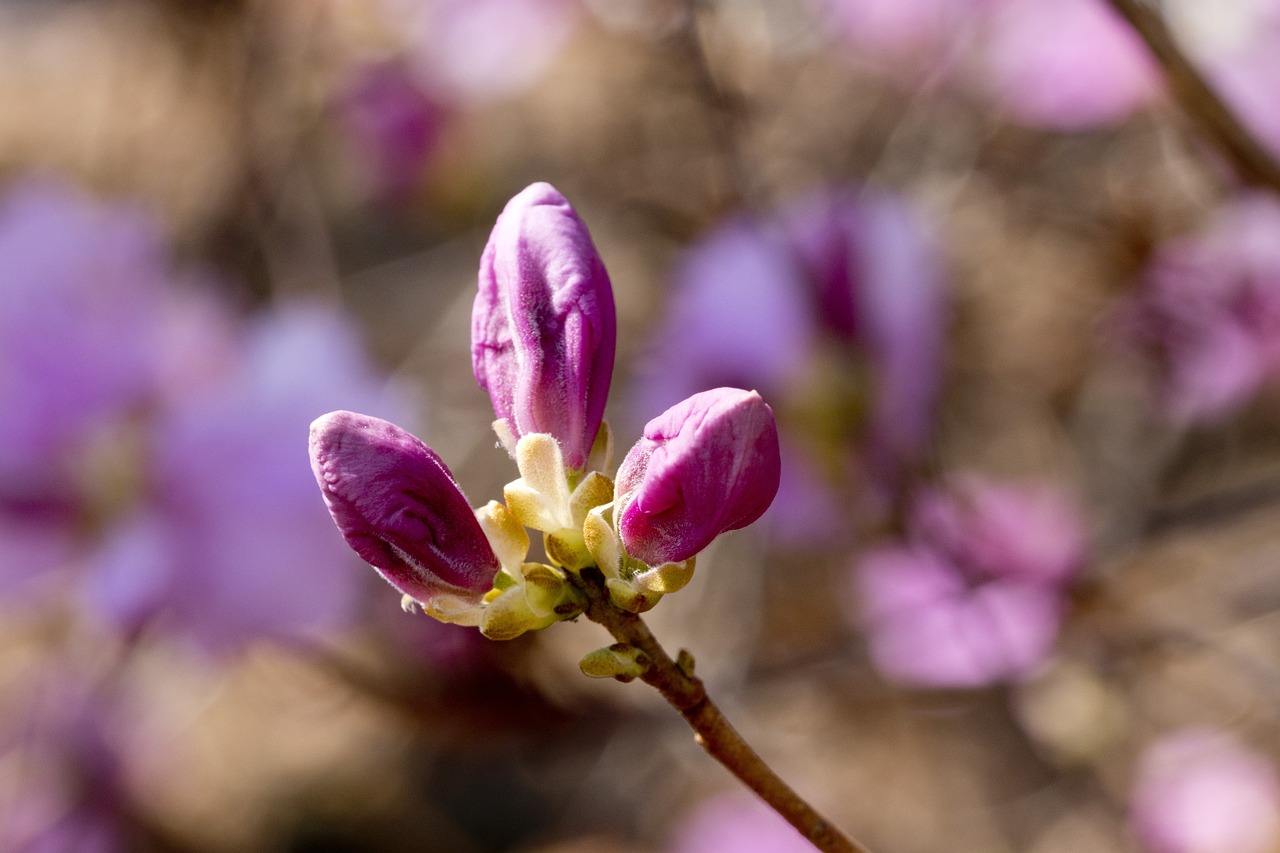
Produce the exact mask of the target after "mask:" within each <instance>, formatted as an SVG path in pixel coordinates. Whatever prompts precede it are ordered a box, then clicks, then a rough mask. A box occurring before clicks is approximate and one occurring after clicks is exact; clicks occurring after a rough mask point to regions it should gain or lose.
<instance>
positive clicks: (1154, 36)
mask: <svg viewBox="0 0 1280 853" xmlns="http://www.w3.org/2000/svg"><path fill="white" fill-rule="evenodd" d="M1108 2H1109V3H1110V4H1111V6H1112V8H1113V9H1115V10H1116V11H1117V12H1119V13H1120V14H1121V15H1122V16H1123V17H1124V18H1125V20H1127V21H1128V22H1129V23H1130V24H1131V25H1132V26H1133V28H1134V30H1135V31H1137V33H1138V35H1139V36H1141V37H1142V40H1143V41H1145V42H1146V44H1147V47H1148V48H1149V49H1150V50H1151V53H1152V55H1153V56H1155V58H1156V61H1157V62H1158V63H1159V64H1160V67H1161V69H1162V70H1163V71H1164V76H1165V79H1166V80H1167V81H1168V83H1169V88H1170V90H1171V91H1172V92H1173V96H1174V98H1175V99H1176V100H1177V102H1178V104H1179V105H1180V106H1181V107H1182V109H1183V110H1184V111H1185V112H1186V113H1187V115H1189V116H1190V117H1191V119H1192V120H1193V121H1194V122H1195V123H1196V124H1198V125H1199V126H1200V130H1201V131H1202V132H1203V133H1204V135H1205V136H1207V137H1208V138H1209V141H1210V142H1212V143H1213V144H1214V145H1215V146H1217V147H1218V149H1219V150H1220V151H1221V152H1222V153H1223V154H1224V155H1225V156H1226V158H1227V159H1228V160H1230V161H1231V163H1232V164H1234V166H1235V168H1236V171H1237V172H1239V174H1240V177H1241V178H1242V179H1244V181H1245V182H1247V183H1249V184H1251V185H1254V186H1260V187H1266V188H1268V189H1270V190H1272V191H1273V192H1276V193H1280V164H1277V163H1276V160H1275V158H1274V157H1272V155H1271V153H1270V152H1269V151H1267V149H1266V148H1265V147H1263V145H1262V144H1261V143H1260V142H1259V141H1258V139H1257V137H1255V136H1254V135H1253V133H1252V132H1251V131H1250V130H1249V129H1248V128H1247V127H1245V126H1244V124H1243V123H1242V122H1241V121H1240V119H1239V118H1237V117H1236V114H1235V113H1234V112H1233V111H1232V110H1231V109H1230V108H1229V107H1228V106H1227V105H1226V104H1225V103H1224V102H1223V100H1222V98H1221V97H1219V95H1218V93H1217V92H1216V91H1214V89H1213V87H1212V86H1210V85H1209V83H1208V82H1207V81H1206V80H1205V78H1204V75H1203V74H1201V73H1200V71H1199V69H1197V68H1196V67H1195V65H1194V64H1193V63H1192V62H1191V60H1190V59H1188V58H1187V55H1186V54H1185V53H1184V52H1183V51H1182V48H1181V47H1180V46H1179V45H1178V41H1177V39H1176V38H1174V36H1173V33H1172V32H1170V30H1169V27H1168V25H1167V24H1166V23H1165V21H1164V17H1163V16H1162V15H1161V14H1160V12H1159V11H1157V10H1156V9H1154V8H1152V6H1151V5H1150V4H1149V2H1147V0H1108Z"/></svg>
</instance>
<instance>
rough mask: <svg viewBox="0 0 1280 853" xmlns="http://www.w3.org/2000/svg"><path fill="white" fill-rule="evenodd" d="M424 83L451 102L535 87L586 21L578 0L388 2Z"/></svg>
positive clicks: (486, 98)
mask: <svg viewBox="0 0 1280 853" xmlns="http://www.w3.org/2000/svg"><path fill="white" fill-rule="evenodd" d="M385 5H386V7H387V13H386V14H387V18H388V20H389V21H393V22H394V24H395V26H394V28H393V30H394V32H396V33H398V34H401V35H402V36H403V37H404V38H405V39H406V41H407V44H406V49H407V50H408V53H409V62H410V63H411V65H412V66H413V68H414V70H415V73H416V74H417V75H418V77H419V79H420V80H421V83H422V85H424V86H427V87H428V88H429V90H430V91H432V92H433V96H434V97H438V98H440V99H443V100H445V101H448V102H455V103H466V102H484V101H490V100H494V99H497V98H503V97H510V96H512V95H516V94H519V93H520V92H521V91H523V90H525V89H527V88H528V87H530V86H531V85H533V84H534V83H535V82H536V81H537V79H538V78H539V77H540V76H541V75H542V74H543V72H544V71H545V70H546V69H547V68H548V66H550V64H551V62H552V61H553V60H554V59H555V57H556V56H557V55H558V54H559V52H560V49H561V47H562V46H563V45H564V43H565V41H566V40H567V39H568V38H569V36H570V35H572V33H573V31H574V29H575V28H576V27H577V24H578V21H579V19H580V18H581V15H582V10H581V8H580V7H579V5H578V3H577V2H575V0H426V2H423V0H385Z"/></svg>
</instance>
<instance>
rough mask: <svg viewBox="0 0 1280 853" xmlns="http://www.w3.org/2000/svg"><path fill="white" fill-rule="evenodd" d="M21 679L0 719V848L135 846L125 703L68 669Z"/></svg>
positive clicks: (39, 851)
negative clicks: (126, 761) (131, 832)
mask: <svg viewBox="0 0 1280 853" xmlns="http://www.w3.org/2000/svg"><path fill="white" fill-rule="evenodd" d="M21 681H22V682H23V683H21V684H20V685H19V690H18V691H17V692H16V693H15V696H16V701H14V702H13V703H7V704H6V707H5V708H4V716H3V718H0V781H3V783H4V784H2V785H0V814H3V815H4V819H3V820H0V848H3V849H4V850H14V851H23V853H46V851H47V853H55V851H76V853H81V851H83V853H110V851H115V850H123V849H129V848H130V847H131V846H132V845H131V844H130V842H129V839H128V832H129V820H128V811H129V809H128V801H129V796H130V795H129V791H128V785H127V780H126V778H125V776H126V774H125V767H124V765H123V763H122V758H123V757H124V756H126V754H127V750H128V749H129V748H130V747H131V746H137V745H138V744H136V743H130V742H129V741H131V740H136V738H133V739H131V738H129V737H128V736H127V735H128V733H127V732H126V731H124V728H125V725H124V724H125V723H126V719H125V714H124V709H123V707H122V704H123V703H122V702H120V701H119V700H118V699H114V700H113V699H111V698H109V697H108V696H107V695H105V693H106V692H105V691H103V690H102V689H100V688H95V687H94V686H93V685H92V684H90V683H89V682H88V681H87V680H86V679H85V677H84V676H83V675H82V674H80V673H75V672H72V671H70V670H68V669H65V668H62V667H50V668H48V669H46V670H44V671H42V672H41V673H40V674H39V675H38V676H34V675H32V676H26V677H23V678H21ZM12 774H16V778H15V777H14V776H13V775H12Z"/></svg>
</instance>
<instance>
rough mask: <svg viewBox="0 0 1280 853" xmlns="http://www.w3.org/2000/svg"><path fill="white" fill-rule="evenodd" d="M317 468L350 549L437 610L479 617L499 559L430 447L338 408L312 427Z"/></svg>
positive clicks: (393, 427) (379, 422)
mask: <svg viewBox="0 0 1280 853" xmlns="http://www.w3.org/2000/svg"><path fill="white" fill-rule="evenodd" d="M311 466H312V469H313V471H314V472H315V475H316V481H317V482H318V483H319V485H320V490H321V492H322V493H323V495H324V500H325V503H326V504H327V505H328V507H329V512H330V513H331V514H332V515H333V520H334V522H335V523H337V525H338V529H339V530H340V531H341V532H342V535H343V537H344V538H345V539H346V540H347V544H348V545H350V546H351V547H352V548H353V549H354V550H355V552H356V553H357V554H359V555H360V556H361V557H362V558H363V559H364V560H365V562H367V563H369V564H371V565H372V566H373V567H374V568H375V569H377V570H378V572H379V573H380V574H381V575H382V576H383V577H384V578H386V579H387V581H388V582H390V583H391V585H392V586H394V587H395V588H396V589H398V590H400V591H401V592H402V593H404V594H405V595H407V596H409V597H410V598H412V599H414V600H415V601H417V602H419V603H420V604H423V605H424V606H425V607H429V608H431V609H432V611H434V612H448V611H450V610H454V609H457V610H467V609H470V610H472V611H475V612H477V614H478V610H479V605H480V603H481V599H482V598H483V597H484V595H485V593H487V592H488V591H489V590H490V589H492V588H493V579H494V577H495V576H496V575H497V574H498V569H499V568H500V566H499V563H498V558H497V556H496V555H495V554H494V553H493V549H492V548H491V547H490V546H489V542H488V540H487V539H486V538H485V535H484V530H483V529H482V528H481V527H480V522H479V521H477V520H476V517H475V513H474V511H473V510H472V509H471V505H470V504H469V503H468V502H467V499H466V496H464V495H463V494H462V489H461V488H460V487H459V486H458V483H457V481H456V480H454V478H453V474H452V473H451V472H450V471H449V469H448V467H446V466H445V464H444V462H443V461H441V459H440V457H439V456H437V455H436V454H435V452H434V451H432V450H431V448H429V447H427V446H426V445H425V444H423V443H422V441H421V440H419V439H418V438H417V437H416V436H413V435H411V434H410V433H408V432H406V431H405V430H403V429H401V428H400V427H398V426H396V425H395V424H392V423H389V422H387V421H383V420H379V419H378V418H370V417H367V416H365V415H357V414H354V413H352V412H344V411H338V412H330V413H329V414H327V415H324V416H323V417H321V418H318V419H317V420H316V421H315V422H314V423H312V425H311ZM438 599H446V600H452V601H453V602H454V604H446V605H445V606H444V607H443V608H441V606H440V604H439V602H438V601H437V600H438ZM477 620H478V615H477Z"/></svg>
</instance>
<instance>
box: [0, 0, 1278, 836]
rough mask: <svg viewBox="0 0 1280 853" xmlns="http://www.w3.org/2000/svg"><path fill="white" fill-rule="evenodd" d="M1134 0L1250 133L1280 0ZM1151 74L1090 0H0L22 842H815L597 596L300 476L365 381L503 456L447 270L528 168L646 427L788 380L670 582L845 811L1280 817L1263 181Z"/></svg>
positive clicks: (359, 403) (751, 704) (9, 529)
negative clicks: (558, 211)
mask: <svg viewBox="0 0 1280 853" xmlns="http://www.w3.org/2000/svg"><path fill="white" fill-rule="evenodd" d="M1157 11H1158V13H1159V15H1160V18H1161V19H1162V20H1163V21H1165V22H1166V23H1167V25H1168V27H1169V29H1170V30H1171V32H1172V34H1173V36H1174V37H1175V39H1176V41H1177V44H1178V45H1180V47H1181V50H1182V51H1183V52H1184V53H1185V54H1186V56H1188V57H1189V58H1190V59H1191V60H1192V62H1193V63H1195V65H1196V67H1198V68H1200V69H1201V71H1202V72H1203V73H1204V76H1205V78H1206V79H1207V80H1208V81H1209V83H1210V85H1211V87H1212V88H1213V90H1214V91H1216V92H1217V94H1218V95H1219V96H1220V98H1221V100H1222V102H1223V103H1225V104H1226V106H1227V107H1228V108H1229V109H1230V110H1231V111H1232V112H1233V113H1234V114H1235V115H1236V116H1237V117H1238V119H1239V120H1240V121H1241V122H1242V123H1243V126H1244V127H1245V129H1246V130H1247V131H1248V132H1249V133H1251V134H1252V135H1253V136H1254V137H1255V138H1256V140H1257V141H1258V142H1259V143H1260V145H1261V147H1262V149H1263V150H1264V151H1265V152H1267V153H1268V154H1270V155H1272V156H1276V157H1280V2H1276V0H1218V2H1214V3H1208V2H1204V0H1165V2H1164V3H1163V4H1160V5H1158V8H1157ZM1176 94H1177V93H1171V92H1170V91H1169V89H1168V86H1167V85H1166V83H1165V81H1164V77H1163V75H1162V72H1161V69H1160V68H1159V67H1158V66H1157V64H1156V63H1155V62H1154V61H1153V60H1152V58H1151V54H1150V53H1149V52H1148V51H1147V49H1146V47H1145V46H1144V44H1143V43H1142V41H1141V40H1140V39H1139V38H1137V36H1136V35H1135V34H1134V32H1133V31H1131V30H1130V29H1129V28H1128V25H1127V24H1126V23H1125V22H1124V21H1123V20H1122V19H1121V18H1120V17H1119V16H1118V15H1117V14H1115V13H1114V12H1113V11H1112V10H1111V8H1110V7H1109V6H1108V5H1107V4H1106V3H1105V2H1103V0H696V1H695V0H690V2H684V0H403V2H401V0H94V2H87V0H3V2H0V849H4V850H12V851H40V852H41V853H62V851H67V853H88V851H182V853H186V852H187V851H191V853H196V852H197V851H199V852H200V853H204V851H208V853H221V851H290V853H322V852H323V853H338V852H339V851H342V853H345V851H352V853H356V851H409V850H413V851H460V853H497V852H498V851H522V852H523V851H527V853H596V851H599V853H668V851H670V853H764V851H769V853H789V851H793V850H795V851H800V850H804V849H806V847H805V845H804V843H803V842H802V841H801V840H800V839H799V837H798V836H797V835H796V834H795V833H794V832H792V830H790V829H789V828H788V827H786V826H785V825H782V824H781V823H780V822H779V821H778V820H777V819H776V818H773V817H772V816H771V815H770V814H769V813H768V812H766V811H764V810H763V809H762V808H761V807H760V806H758V805H756V804H755V801H754V800H752V799H751V798H750V796H749V795H747V794H745V793H744V792H742V791H739V790H738V789H737V788H736V787H735V783H734V781H733V780H732V779H731V777H729V775H728V774H727V773H726V772H724V771H723V770H722V769H721V768H719V767H718V766H717V765H715V764H714V763H713V762H712V761H711V760H710V759H709V758H707V757H706V756H705V755H704V754H703V753H702V751H701V750H700V749H699V748H698V747H697V746H696V745H695V744H694V742H693V740H692V737H691V735H690V733H689V732H688V730H687V729H686V728H685V727H684V725H683V722H682V721H681V720H680V719H679V717H678V716H677V715H676V714H675V713H674V712H673V711H671V709H670V708H667V707H666V706H665V705H664V704H663V703H662V702H661V700H660V699H659V698H658V697H657V696H656V694H655V695H650V694H651V693H652V691H650V690H649V689H648V688H647V687H645V686H644V685H641V684H630V685H623V684H618V683H615V682H612V681H608V682H596V681H591V680H589V679H587V678H585V677H583V676H582V675H581V674H580V673H579V672H578V668H577V661H578V659H579V658H580V657H581V656H582V655H583V654H585V653H586V652H588V651H590V650H592V649H594V648H596V647H598V646H601V645H603V644H605V642H606V639H607V637H606V635H605V634H604V632H603V631H602V630H601V629H600V628H599V627H598V626H595V625H592V624H590V623H587V622H585V621H581V622H580V623H572V624H570V623H566V624H561V625H556V626H553V627H552V628H551V629H549V630H547V631H545V632H541V633H538V634H536V635H526V636H524V637H522V638H520V639H518V640H515V641H511V642H507V643H491V642H488V641H486V640H484V639H483V638H481V637H480V636H479V635H478V633H477V632H475V631H474V630H469V629H459V628H454V627H450V626H443V625H439V624H436V623H433V622H431V621H430V620H428V619H426V618H425V617H422V616H420V615H419V616H416V617H415V616H411V615H407V614H405V613H402V612H401V610H400V607H399V596H398V595H396V594H395V592H394V590H392V589H390V588H389V587H387V586H386V584H384V583H382V582H381V581H380V580H378V578H377V577H376V575H375V574H374V573H373V572H372V571H370V570H369V569H368V567H365V566H363V565H361V564H360V563H359V561H358V560H357V559H356V558H355V557H354V555H352V554H351V553H350V552H349V550H348V549H347V548H346V547H345V545H344V544H343V542H342V540H341V538H340V536H339V535H338V533H337V531H336V530H335V529H334V528H333V525H332V522H331V521H330V520H329V517H328V515H327V513H326V512H325V508H324V505H323V503H322V501H321V499H320V495H319V493H318V490H317V489H316V487H315V484H314V482H313V480H312V475H311V472H310V470H309V468H308V464H307V458H306V453H305V449H304V448H305V444H304V438H305V434H306V427H307V425H308V424H309V423H310V421H311V420H312V419H313V418H315V417H316V416H318V415H320V414H322V413H324V412H326V411H329V410H331V409H338V408H344V409H353V410H358V411H364V412H367V413H370V414H375V415H378V416H381V417H386V418H390V419H394V420H396V421H397V422H398V423H401V424H403V425H405V426H406V427H408V428H411V429H412V430H414V431H415V432H416V433H417V434H418V435H420V436H422V437H423V438H424V440H425V441H427V442H428V444H430V445H431V446H432V447H433V448H434V449H435V450H436V451H437V452H439V453H440V455H441V456H442V457H444V458H445V459H446V460H447V461H448V463H449V465H450V467H451V468H452V470H453V471H454V473H455V474H456V475H457V477H458V479H459V481H460V482H461V484H462V486H463V488H464V490H465V491H466V492H467V494H468V496H469V497H470V499H471V501H472V503H473V504H476V505H479V504H482V503H484V502H485V501H487V500H488V499H490V498H494V497H498V496H500V494H501V488H502V485H503V484H504V483H505V482H507V481H509V480H511V479H514V477H515V476H516V473H515V470H514V467H513V466H512V464H511V462H510V460H509V459H508V458H507V457H506V455H505V453H504V452H503V451H501V450H500V449H498V448H497V446H496V442H495V439H494V437H493V435H492V433H491V432H490V431H489V424H490V422H491V420H492V411H491V409H490V408H489V402H488V400H487V398H486V396H485V394H484V393H483V392H481V391H480V390H479V389H478V388H477V387H476V386H475V383H474V381H473V379H472V375H471V366H470V357H469V327H470V311H471V303H472V299H473V295H474V289H475V286H476V269H477V267H478V263H479V257H480V252H481V250H482V248H483V246H484V244H485V240H486V239H487V236H488V232H489V229H490V227H491V226H492V224H493V221H494V218H495V217H496V216H497V214H498V212H499V211H500V210H501V209H502V206H503V204H504V203H505V201H506V200H507V199H508V198H510V197H511V196H512V195H514V194H515V193H516V192H518V191H519V190H520V189H522V188H523V187H525V186H526V185H527V184H529V183H531V182H533V181H538V180H545V181H549V182H551V183H553V184H554V185H555V186H556V187H557V188H558V189H560V190H561V191H562V192H563V193H564V194H565V195H566V196H567V197H568V198H569V199H570V200H571V201H572V202H573V204H574V205H575V207H576V208H577V210H578V212H579V213H580V215H581V216H582V217H583V219H584V220H585V221H586V222H587V224H588V225H589V227H590V228H591V231H592V234H593V237H594V239H595V241H596V243H597V246H598V248H599V250H600V253H601V255H602V257H603V259H604V261H605V264H606V265H607V267H608V269H609V272H610V276H611V278H612V281H613V285H614V289H615V293H616V297H617V303H618V312H619V322H618V328H619V341H618V347H619V362H618V368H617V371H616V373H615V376H614V380H613V391H612V396H611V398H610V403H609V408H608V412H607V417H608V419H609V420H610V422H611V423H612V425H613V429H614V433H615V435H616V436H617V439H618V442H619V448H620V451H623V450H625V448H626V447H628V446H630V444H631V443H632V442H634V441H635V440H636V439H637V438H638V436H639V434H640V431H641V429H642V428H643V425H644V423H645V422H646V421H647V420H648V419H649V418H651V417H653V416H655V415H657V414H659V413H660V412H661V411H662V410H663V409H664V408H665V407H667V406H669V405H671V404H672V403H674V402H676V401H677V400H679V399H681V398H682V397H683V396H685V395H687V394H689V393H692V392H693V391H697V390H701V389H704V388H708V387H715V386H718V385H723V384H730V385H739V386H742V387H748V388H758V389H759V390H760V391H761V393H762V394H763V395H764V396H765V398H766V399H767V400H768V401H769V402H770V403H771V404H772V405H773V407H774V410H775V412H776V414H777V416H778V419H779V423H780V429H781V432H782V440H783V449H784V464H785V475H784V483H783V488H782V491H781V492H780V495H779V498H778V500H777V502H776V505H775V507H774V508H773V509H772V510H771V511H770V512H769V513H768V514H767V515H766V517H765V518H764V519H763V520H762V521H761V522H759V523H758V524H757V525H755V526H753V527H752V528H749V529H747V530H743V531H740V532H736V533H734V534H732V535H730V536H727V537H723V538H722V540H721V541H718V542H717V543H716V544H715V545H713V547H712V549H711V550H709V551H708V552H706V553H705V554H704V555H703V556H701V557H700V558H699V562H698V570H697V576H696V577H695V579H694V582H693V583H692V584H691V585H690V586H689V587H688V588H687V589H685V590H684V591H682V592H680V593H679V594H677V595H672V596H669V597H667V598H666V599H664V600H663V601H662V602H661V603H660V604H659V606H658V607H657V608H656V609H655V610H654V611H652V612H651V614H650V615H649V621H650V623H651V625H652V626H653V628H654V630H655V632H656V633H657V634H658V636H659V638H660V639H661V640H662V641H663V642H664V644H666V646H667V647H668V648H669V649H671V650H673V651H674V650H675V649H677V648H681V647H685V648H688V649H690V650H691V651H692V652H693V653H694V655H695V656H696V657H697V660H698V666H699V674H701V675H702V676H703V678H704V679H706V681H707V682H708V685H709V687H710V690H711V692H712V694H713V696H715V697H716V698H717V700H718V701H719V702H720V703H721V704H722V705H723V706H724V707H725V709H726V711H727V713H728V715H729V716H730V718H731V719H732V720H733V721H734V722H735V724H736V725H737V726H738V727H739V728H740V729H741V730H742V731H743V732H744V733H745V734H746V736H747V738H748V740H750V741H751V742H752V743H753V744H754V745H755V746H756V747H757V748H758V750H759V751H760V752H761V753H762V754H763V755H764V756H765V757H766V759H768V760H769V761H770V762H771V763H772V764H773V765H774V766H775V768H776V769H777V770H778V771H779V772H780V773H781V774H782V775H783V776H784V777H785V778H786V779H788V780H789V781H791V782H792V783H793V784H794V786H795V787H796V788H797V789H799V790H800V791H801V792H802V793H803V794H804V795H805V796H806V797H808V798H809V799H810V800H811V801H812V802H813V803H814V804H815V805H816V806H817V807H818V808H819V809H820V810H822V811H823V812H824V813H826V814H828V815H829V816H830V817H832V818H833V819H834V820H835V821H836V822H838V823H839V824H840V825H841V826H843V827H845V828H846V829H848V830H849V831H851V832H852V833H854V834H855V835H857V836H858V837H859V838H860V839H861V840H863V841H864V842H866V843H867V844H868V845H869V846H870V847H872V848H873V849H875V850H877V851H886V853H898V852H899V851H901V852H902V853H907V851H933V850H942V849H946V850H955V851H961V850H964V851H1035V852H1036V853H1058V851H1062V852H1063V853H1066V851H1091V852H1092V851H1098V852H1099V853H1102V851H1125V850H1147V851H1156V853H1182V851H1187V853H1191V851H1194V852H1195V853H1206V852H1207V851H1224V852H1225V851H1231V853H1251V851H1276V850H1280V775H1278V771H1277V767H1278V766H1280V765H1278V764H1277V762H1278V761H1280V739H1277V727H1278V726H1280V712H1278V711H1277V708H1280V703H1278V702H1277V701H1276V700H1277V691H1280V620H1278V619H1277V612H1278V610H1280V442H1278V441H1277V439H1276V435H1277V427H1280V397H1277V395H1276V390H1275V385H1276V383H1275V382H1274V381H1273V380H1274V379H1275V378H1276V377H1277V375H1280V197H1277V196H1276V195H1275V193H1274V191H1273V190H1269V189H1268V188H1267V187H1265V186H1262V187H1251V186H1248V185H1247V183H1246V182H1245V181H1244V180H1242V179H1241V178H1240V177H1238V175H1237V172H1236V170H1235V167H1234V166H1235V164H1234V163H1233V162H1232V161H1231V160H1230V159H1229V158H1227V157H1225V156H1223V155H1222V154H1221V153H1220V149H1219V148H1218V147H1217V146H1215V145H1214V144H1212V142H1211V141H1210V139H1209V137H1206V136H1205V135H1203V134H1202V133H1201V130H1202V128H1201V126H1200V125H1199V124H1198V123H1197V121H1196V120H1195V119H1194V118H1193V117H1192V116H1194V115H1195V113H1196V110H1195V109H1194V105H1192V107H1193V109H1191V110H1190V111H1188V110H1187V109H1185V108H1184V107H1186V106H1187V104H1186V103H1185V102H1183V103H1181V104H1180V103H1179V99H1178V97H1177V96H1176ZM1264 183H1265V182H1264Z"/></svg>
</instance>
